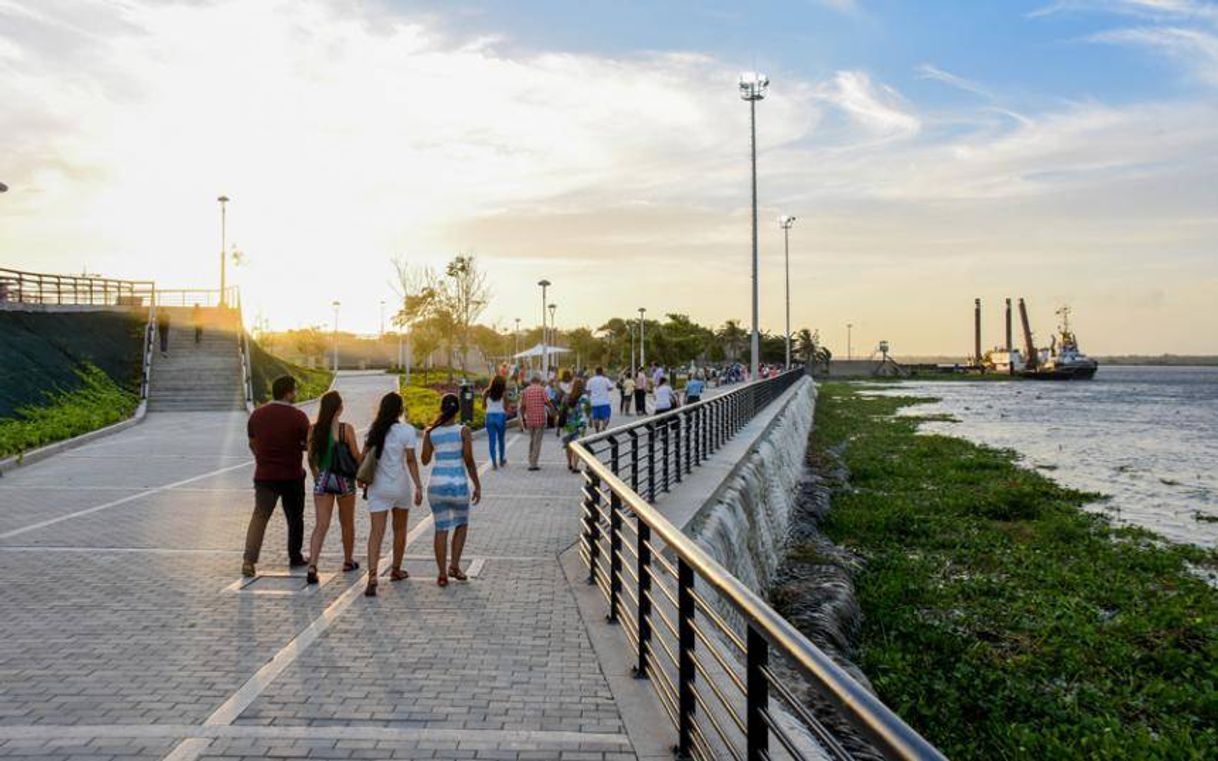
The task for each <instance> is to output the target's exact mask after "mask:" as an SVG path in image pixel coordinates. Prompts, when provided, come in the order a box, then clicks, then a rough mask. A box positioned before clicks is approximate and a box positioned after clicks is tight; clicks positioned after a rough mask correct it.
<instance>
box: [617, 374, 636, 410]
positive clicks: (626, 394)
mask: <svg viewBox="0 0 1218 761" xmlns="http://www.w3.org/2000/svg"><path fill="white" fill-rule="evenodd" d="M617 385H618V388H619V389H621V392H622V404H621V407H620V408H619V410H618V411H619V413H620V414H622V415H629V414H630V402H631V400H632V399H633V398H634V378H631V377H630V373H628V372H623V373H622V375H621V377H620V378H618V382H617Z"/></svg>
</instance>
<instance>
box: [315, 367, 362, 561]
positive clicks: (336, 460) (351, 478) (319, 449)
mask: <svg viewBox="0 0 1218 761" xmlns="http://www.w3.org/2000/svg"><path fill="white" fill-rule="evenodd" d="M342 414H343V398H342V396H341V395H340V394H339V393H338V392H337V391H327V392H326V393H324V394H322V395H321V405H320V407H319V408H318V412H317V420H316V421H314V423H313V426H312V427H311V428H310V429H309V470H310V472H312V474H313V508H314V509H315V510H316V511H317V521H316V523H314V524H313V537H312V539H311V540H310V541H309V558H310V562H309V575H310V578H312V577H314V576H316V574H317V562H318V561H319V560H320V559H321V545H322V542H323V541H324V540H325V538H326V533H327V532H328V531H329V530H330V518H331V517H332V516H333V514H334V503H335V502H337V503H338V526H339V530H340V531H341V533H342V544H343V572H344V573H346V572H349V571H354V570H357V569H358V568H359V563H357V562H356V561H355V474H356V472H357V471H358V469H359V462H360V453H359V445H358V444H357V443H356V441H355V428H354V427H352V426H349V425H347V424H346V423H344V422H342V419H341V418H342Z"/></svg>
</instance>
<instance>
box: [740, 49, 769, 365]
mask: <svg viewBox="0 0 1218 761" xmlns="http://www.w3.org/2000/svg"><path fill="white" fill-rule="evenodd" d="M769 87H770V80H769V77H767V76H766V75H764V74H759V73H757V72H755V71H750V72H745V73H744V74H741V75H740V97H741V98H742V99H743V100H746V101H748V104H749V151H750V153H751V154H752V159H753V336H752V339H751V341H750V349H751V351H750V354H751V357H750V360H749V371H750V377H751V378H756V377H757V370H758V363H759V360H760V357H761V333H760V328H759V327H758V314H757V285H758V284H757V101H759V100H761V99H762V98H764V97H765V93H766V90H767V89H769Z"/></svg>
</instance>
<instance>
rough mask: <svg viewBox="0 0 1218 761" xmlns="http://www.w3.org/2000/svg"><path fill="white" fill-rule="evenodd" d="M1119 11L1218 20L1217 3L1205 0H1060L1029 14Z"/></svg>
mask: <svg viewBox="0 0 1218 761" xmlns="http://www.w3.org/2000/svg"><path fill="white" fill-rule="evenodd" d="M1058 13H1116V14H1122V15H1126V16H1134V17H1137V18H1144V19H1152V20H1156V21H1164V20H1167V21H1181V20H1191V21H1218V4H1215V3H1212V2H1205V1H1204V0H1058V2H1055V3H1052V4H1050V5H1047V6H1045V7H1043V8H1038V9H1037V10H1034V11H1032V12H1031V13H1030V14H1028V15H1029V16H1031V17H1040V16H1051V15H1053V14H1058Z"/></svg>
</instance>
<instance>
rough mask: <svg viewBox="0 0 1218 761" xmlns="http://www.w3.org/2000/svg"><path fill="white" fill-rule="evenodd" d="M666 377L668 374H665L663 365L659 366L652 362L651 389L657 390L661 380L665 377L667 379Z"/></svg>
mask: <svg viewBox="0 0 1218 761" xmlns="http://www.w3.org/2000/svg"><path fill="white" fill-rule="evenodd" d="M666 375H667V374H666V373H665V372H664V368H663V367H662V366H661V365H657V364H656V363H655V362H652V363H651V387H652V389H655V387H656V386H658V385H660V378H664V377H666Z"/></svg>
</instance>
